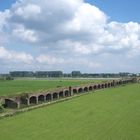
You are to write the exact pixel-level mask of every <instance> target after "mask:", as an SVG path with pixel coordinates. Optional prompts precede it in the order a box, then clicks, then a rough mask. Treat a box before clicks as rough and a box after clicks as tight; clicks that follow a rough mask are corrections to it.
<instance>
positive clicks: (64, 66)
mask: <svg viewBox="0 0 140 140" xmlns="http://www.w3.org/2000/svg"><path fill="white" fill-rule="evenodd" d="M139 5H140V1H139V0H129V1H128V0H51V1H50V0H36V1H35V0H8V1H4V0H0V73H7V72H9V71H15V70H19V71H22V70H25V71H46V70H62V71H64V72H71V71H73V70H80V71H81V72H82V73H85V72H89V73H102V72H104V73H110V72H111V73H118V72H130V73H140V17H139V13H140V8H139V7H138V6H139Z"/></svg>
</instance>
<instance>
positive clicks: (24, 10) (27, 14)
mask: <svg viewBox="0 0 140 140" xmlns="http://www.w3.org/2000/svg"><path fill="white" fill-rule="evenodd" d="M15 14H16V15H18V16H21V17H23V18H24V19H30V18H37V17H38V15H39V14H41V9H40V7H39V6H38V5H35V4H28V5H27V6H23V7H19V8H17V10H16V11H15Z"/></svg>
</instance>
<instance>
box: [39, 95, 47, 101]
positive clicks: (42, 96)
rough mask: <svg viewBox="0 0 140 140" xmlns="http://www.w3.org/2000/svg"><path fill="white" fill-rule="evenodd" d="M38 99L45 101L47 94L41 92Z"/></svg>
mask: <svg viewBox="0 0 140 140" xmlns="http://www.w3.org/2000/svg"><path fill="white" fill-rule="evenodd" d="M38 101H40V102H44V101H45V95H43V94H41V95H39V96H38Z"/></svg>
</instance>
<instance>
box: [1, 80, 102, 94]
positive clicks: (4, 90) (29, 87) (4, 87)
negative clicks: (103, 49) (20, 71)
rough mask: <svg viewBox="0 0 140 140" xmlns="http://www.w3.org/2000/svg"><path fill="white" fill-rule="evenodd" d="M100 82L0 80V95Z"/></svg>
mask: <svg viewBox="0 0 140 140" xmlns="http://www.w3.org/2000/svg"><path fill="white" fill-rule="evenodd" d="M93 82H101V80H93V79H92V80H90V79H84V80H81V79H79V80H78V79H52V80H43V79H41V80H37V79H36V80H35V79H28V80H27V79H21V80H14V81H0V96H3V95H13V94H21V93H22V92H34V91H36V92H37V91H39V90H42V91H43V90H48V89H53V88H57V87H68V86H75V85H81V84H86V83H93Z"/></svg>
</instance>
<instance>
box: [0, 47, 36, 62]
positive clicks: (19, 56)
mask: <svg viewBox="0 0 140 140" xmlns="http://www.w3.org/2000/svg"><path fill="white" fill-rule="evenodd" d="M0 60H4V61H9V62H21V63H27V64H30V63H31V62H32V61H33V57H32V56H31V55H30V54H27V53H25V52H16V51H9V50H6V49H5V48H4V47H2V46H1V47H0Z"/></svg>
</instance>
